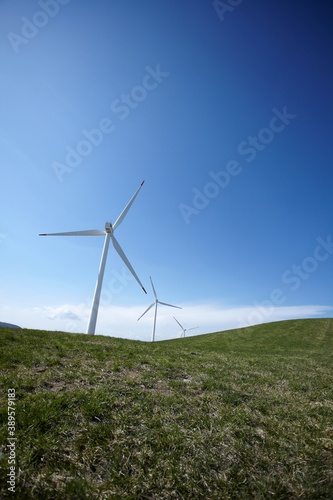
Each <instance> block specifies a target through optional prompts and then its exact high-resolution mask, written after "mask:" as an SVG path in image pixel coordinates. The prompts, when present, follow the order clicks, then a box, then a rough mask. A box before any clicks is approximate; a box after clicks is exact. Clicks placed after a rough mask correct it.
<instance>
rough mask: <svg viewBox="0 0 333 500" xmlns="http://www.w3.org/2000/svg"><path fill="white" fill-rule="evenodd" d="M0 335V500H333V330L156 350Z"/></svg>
mask: <svg viewBox="0 0 333 500" xmlns="http://www.w3.org/2000/svg"><path fill="white" fill-rule="evenodd" d="M0 335H1V344H2V350H1V358H0V368H1V377H2V386H3V390H2V391H1V413H0V424H1V427H0V436H1V445H2V447H1V448H0V457H1V469H0V481H1V490H0V491H1V494H2V497H3V498H7V497H9V498H19V499H20V500H21V499H30V498H31V499H32V498H33V499H39V498H40V499H43V500H45V499H62V500H63V499H71V498H74V499H89V500H90V499H113V498H114V499H126V498H128V499H136V498H138V499H148V498H152V499H158V500H160V499H247V498H251V499H253V498H254V499H267V498H274V499H288V500H289V499H296V498H297V499H300V498H301V499H312V498H316V499H319V498H323V499H326V498H333V371H332V365H333V363H332V347H333V319H311V320H310V319H308V320H298V321H284V322H278V323H269V324H265V325H259V326H255V327H251V328H244V329H240V330H233V331H228V332H220V333H213V334H209V335H200V336H197V337H191V338H185V339H178V340H173V341H164V342H158V343H154V344H151V343H144V342H135V341H128V340H123V339H115V338H110V337H102V336H96V337H91V336H86V335H74V334H65V333H60V332H43V331H34V330H24V329H23V330H14V329H5V328H4V329H1V331H0ZM8 388H15V394H16V399H15V402H16V406H15V410H16V411H15V419H16V438H17V441H16V473H17V477H16V489H15V493H11V492H9V491H8V490H7V486H8V485H7V484H6V481H7V480H8V477H7V474H8V467H9V466H8V464H7V462H8V453H9V451H8V449H7V448H6V447H5V443H6V442H7V441H6V440H7V437H8V429H7V419H8V416H7V390H8Z"/></svg>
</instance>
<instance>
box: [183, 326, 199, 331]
mask: <svg viewBox="0 0 333 500" xmlns="http://www.w3.org/2000/svg"><path fill="white" fill-rule="evenodd" d="M196 328H199V327H198V326H192V328H186V331H188V330H195V329H196Z"/></svg>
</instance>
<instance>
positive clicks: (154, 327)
mask: <svg viewBox="0 0 333 500" xmlns="http://www.w3.org/2000/svg"><path fill="white" fill-rule="evenodd" d="M149 278H150V282H151V286H152V288H153V292H154V296H155V302H153V303H152V304H150V306H149V307H148V308H147V309H146V310H145V312H144V313H143V314H141V316H140V318H138V321H139V319H141V318H142V316H144V315H145V314H146V312H148V311H149V309H151V308H152V307H153V306H154V305H155V314H154V325H153V335H152V342H154V341H155V330H156V315H157V305H158V304H163V305H164V306H169V307H176V308H177V309H181V307H179V306H173V305H172V304H167V303H166V302H161V301H159V300H158V298H157V295H156V290H155V288H154V285H153V280H152V279H151V277H150V276H149Z"/></svg>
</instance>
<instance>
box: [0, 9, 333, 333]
mask: <svg viewBox="0 0 333 500" xmlns="http://www.w3.org/2000/svg"><path fill="white" fill-rule="evenodd" d="M332 10H333V7H332V6H331V4H330V3H329V2H325V1H322V2H318V3H314V2H312V1H310V0H303V1H302V2H301V1H298V2H296V1H295V2H290V1H287V0H279V1H277V0H271V1H269V2H267V0H243V1H235V0H233V1H231V0H230V1H229V0H226V1H225V2H222V1H221V2H212V1H204V0H201V1H200V0H198V1H196V2H193V1H190V0H184V1H182V2H179V1H176V0H172V1H169V2H156V1H153V0H145V1H144V2H143V1H142V2H138V1H134V0H131V1H130V0H128V1H120V0H117V1H116V0H110V1H102V0H96V1H95V2H89V1H84V0H80V1H79V0H61V1H60V0H50V1H47V0H45V1H44V0H40V1H39V2H37V1H32V0H24V1H23V0H16V1H12V0H7V1H6V0H2V1H1V2H0V18H1V23H0V56H1V62H2V71H1V74H0V99H1V115H0V146H1V171H0V172H1V174H0V182H1V198H0V209H1V211H0V213H1V218H0V255H1V261H0V282H1V288H0V321H6V322H12V323H16V324H19V325H20V326H22V327H28V328H41V329H47V330H64V331H72V332H85V330H86V325H87V321H88V317H89V312H90V307H91V301H92V295H93V291H94V287H95V281H96V277H97V271H98V266H99V260H100V256H101V251H102V246H103V237H57V238H56V237H55V238H41V237H39V236H38V234H39V233H48V232H61V231H75V230H83V229H103V228H104V224H105V222H106V221H111V222H114V221H115V220H116V218H117V217H118V215H119V213H120V212H121V210H122V209H123V208H124V206H125V204H126V203H127V202H128V200H129V199H130V197H131V196H132V195H133V193H134V192H135V191H136V189H137V188H138V187H139V185H140V183H141V181H142V180H145V184H144V186H143V188H142V189H141V191H140V193H139V195H138V197H137V198H136V200H135V202H134V204H133V206H132V207H131V209H130V211H129V213H128V215H127V217H126V219H125V220H124V221H123V223H122V224H121V226H120V227H119V228H118V229H117V232H116V237H117V239H118V241H119V243H120V244H121V246H122V248H123V250H124V252H125V253H126V255H127V257H128V259H129V260H130V262H131V264H132V265H133V267H134V269H135V271H136V273H137V274H138V276H139V278H140V280H141V281H142V282H143V284H144V286H145V287H146V288H147V291H148V296H147V295H145V294H144V293H143V292H142V290H141V289H140V287H139V286H138V284H137V283H136V281H135V280H134V279H133V278H131V277H130V276H129V273H128V271H127V270H126V268H125V266H124V264H123V262H122V261H121V259H120V258H119V256H118V254H117V253H116V252H115V251H114V249H113V247H112V246H111V247H110V251H109V255H108V262H107V267H106V272H105V277H104V286H103V292H102V298H101V305H100V311H99V318H98V323H97V329H96V333H100V334H104V335H112V336H122V337H127V338H133V339H141V340H149V339H150V336H151V328H152V323H153V311H152V310H151V311H150V312H149V313H147V314H146V315H145V317H144V318H142V319H141V320H140V321H139V322H137V318H138V317H139V316H140V315H141V314H142V312H143V311H144V310H145V309H146V307H148V305H149V304H150V303H151V302H152V301H153V294H152V290H151V286H150V282H149V276H150V275H151V276H152V279H153V281H154V285H155V288H156V290H157V293H158V296H159V299H160V300H161V301H164V302H168V303H172V304H175V305H179V306H181V307H182V310H176V309H171V308H167V307H162V306H161V307H160V309H159V313H158V319H157V330H156V340H161V339H164V338H177V336H180V329H179V326H178V325H177V323H176V322H175V321H174V319H173V318H172V316H173V315H175V316H176V317H177V319H178V320H179V321H180V322H181V323H182V324H183V325H184V327H185V328H190V327H194V326H199V328H198V329H197V330H193V331H191V332H189V334H193V335H196V334H198V333H206V332H210V331H217V330H224V329H228V328H237V327H241V326H247V325H251V324H254V323H261V322H266V321H275V320H280V319H289V318H303V317H328V316H329V317H332V314H333V299H332V292H331V290H332V278H333V247H332V240H333V231H332V212H333V210H332V209H333V197H332V184H333V183H332V181H333V173H332V164H331V143H332V140H331V130H332V126H331V124H332V119H331V117H332V115H333V100H332V96H331V93H332V88H333V70H332V58H331V53H332V37H333V35H332V33H333V26H332V19H333V17H332V14H333V12H332Z"/></svg>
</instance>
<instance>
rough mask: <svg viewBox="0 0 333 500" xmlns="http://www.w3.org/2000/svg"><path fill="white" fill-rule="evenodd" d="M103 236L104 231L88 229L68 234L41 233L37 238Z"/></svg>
mask: <svg viewBox="0 0 333 500" xmlns="http://www.w3.org/2000/svg"><path fill="white" fill-rule="evenodd" d="M105 234H106V233H105V231H99V230H98V229H88V230H87V231H70V232H69V233H68V232H67V233H43V234H40V235H39V236H102V235H103V236H104V235H105Z"/></svg>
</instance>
